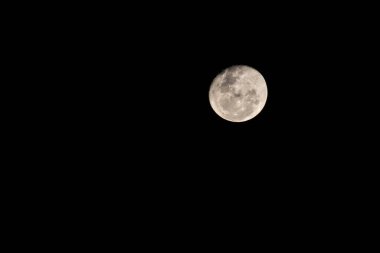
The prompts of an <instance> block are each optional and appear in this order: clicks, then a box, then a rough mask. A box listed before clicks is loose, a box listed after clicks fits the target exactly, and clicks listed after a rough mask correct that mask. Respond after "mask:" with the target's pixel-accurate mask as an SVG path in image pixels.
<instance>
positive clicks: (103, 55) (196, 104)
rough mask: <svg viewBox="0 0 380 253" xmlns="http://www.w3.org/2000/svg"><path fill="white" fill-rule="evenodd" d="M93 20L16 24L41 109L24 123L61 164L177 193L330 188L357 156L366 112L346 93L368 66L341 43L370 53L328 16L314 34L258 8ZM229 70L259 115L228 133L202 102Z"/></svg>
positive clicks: (98, 12) (301, 16)
mask: <svg viewBox="0 0 380 253" xmlns="http://www.w3.org/2000/svg"><path fill="white" fill-rule="evenodd" d="M98 7H99V6H98ZM98 7H96V6H91V7H89V6H82V7H78V8H75V9H72V10H71V11H70V12H68V13H69V14H70V15H69V14H67V13H66V12H62V10H59V9H57V10H55V11H52V12H47V16H42V17H39V16H36V19H37V20H40V21H39V22H37V23H32V24H25V27H26V28H25V31H29V32H30V33H29V34H28V35H27V36H26V37H27V38H28V40H29V41H31V43H30V44H29V49H34V48H37V50H29V52H27V53H28V54H31V55H30V57H28V59H29V60H30V62H29V64H31V65H36V66H37V68H38V71H31V73H30V75H31V77H32V78H36V79H37V78H38V79H39V80H41V83H42V84H41V86H40V90H39V88H37V93H38V90H39V94H40V96H42V97H43V99H44V100H43V101H45V99H47V100H48V101H49V102H48V104H49V103H50V104H52V105H53V106H51V107H47V108H46V106H45V105H46V103H45V102H38V101H37V103H40V106H41V108H43V110H41V112H39V110H36V111H37V113H36V114H34V115H37V117H36V119H40V120H41V119H42V120H44V119H45V120H46V114H48V115H50V117H51V118H49V120H48V121H47V122H48V124H46V125H44V127H42V129H43V131H48V132H52V139H51V144H52V145H53V144H54V143H55V142H57V141H58V140H60V141H63V142H64V144H63V145H62V148H63V150H64V152H63V153H66V152H68V153H67V156H65V155H64V156H63V157H67V158H69V157H74V160H75V159H79V161H82V162H83V163H81V164H82V165H83V166H85V164H86V163H88V164H89V165H90V164H91V165H94V166H95V165H96V167H98V166H99V167H102V166H107V167H118V168H120V169H117V172H116V174H118V173H121V174H123V173H127V174H128V173H130V172H133V173H137V174H139V173H140V172H139V171H140V169H138V168H143V167H144V168H145V170H146V171H148V172H147V173H148V174H150V173H151V174H152V175H154V176H152V177H156V176H158V177H161V175H160V173H163V175H166V176H162V177H163V178H165V177H168V178H171V179H170V180H171V181H176V180H175V177H174V178H172V177H171V176H169V175H171V174H172V173H174V174H176V173H180V174H181V175H182V176H183V178H184V180H186V178H188V180H189V181H194V180H199V179H200V178H204V179H205V180H206V181H207V180H212V178H213V177H215V176H216V175H219V176H221V177H222V178H224V179H225V180H228V178H235V179H236V180H237V182H239V180H242V181H245V180H247V181H249V180H251V179H252V180H255V179H257V178H262V179H263V182H266V181H271V180H273V179H275V181H276V180H277V179H276V178H278V181H281V182H284V181H291V182H297V183H299V182H308V180H314V181H315V182H316V181H320V180H325V179H326V178H330V179H331V178H336V177H341V176H342V173H341V172H342V171H341V170H343V169H342V168H341V167H342V166H341V165H339V164H346V163H347V161H346V159H347V158H346V154H347V156H348V157H350V159H353V160H355V157H357V155H356V156H350V155H349V154H352V153H355V151H352V150H356V149H357V147H358V145H354V144H353V143H356V142H362V141H364V139H365V138H364V137H363V136H360V134H358V133H359V132H360V133H364V132H366V129H367V130H368V128H366V127H369V126H370V124H367V123H365V121H368V117H367V115H366V113H367V111H368V110H363V109H362V108H363V107H366V106H367V104H368V105H369V106H368V107H366V108H369V107H370V106H371V105H370V104H371V103H372V102H371V101H372V100H369V99H363V98H364V96H365V95H366V96H368V94H363V93H364V90H365V89H366V88H365V87H364V88H362V86H359V85H365V84H362V83H363V80H364V79H365V78H366V75H365V74H366V73H368V72H370V71H371V66H368V67H367V64H365V61H362V58H361V57H363V56H365V55H366V54H368V53H367V51H365V48H364V47H363V46H358V44H355V43H354V40H353V39H352V36H351V35H352V34H356V35H357V36H359V35H360V33H361V34H362V35H361V38H362V40H364V41H365V42H366V43H367V42H368V43H369V42H370V41H371V40H370V39H368V40H365V38H366V37H365V33H364V32H363V31H360V30H355V22H354V21H352V20H351V19H349V18H345V17H343V16H340V17H339V18H337V16H335V14H336V13H335V12H334V11H333V10H331V11H326V12H324V19H325V21H321V20H320V19H319V18H318V17H319V16H318V15H317V14H316V12H313V11H311V10H310V9H308V8H306V9H305V11H304V12H298V11H297V12H289V13H292V15H290V14H289V15H285V14H284V15H278V14H277V13H275V12H274V11H273V10H272V9H271V8H269V7H257V10H256V9H255V10H254V11H253V12H251V11H250V9H249V8H247V10H242V8H240V7H238V6H235V7H234V6H232V7H228V8H227V7H226V6H224V7H223V6H221V7H220V10H219V11H218V10H217V8H216V9H207V8H199V7H194V6H193V7H190V6H188V7H180V6H178V7H176V8H179V9H178V10H176V9H175V8H174V9H170V10H171V11H170V10H167V11H158V12H157V13H155V12H154V11H153V13H151V12H150V13H149V14H148V13H146V14H144V13H142V12H140V11H139V9H137V10H136V13H141V14H140V15H129V14H128V13H127V12H124V10H126V9H130V11H132V10H133V8H128V7H127V6H124V7H123V8H120V9H118V8H114V7H107V8H104V9H99V8H98ZM171 8H172V7H171ZM229 8H231V10H229ZM227 9H228V10H227ZM140 10H141V9H140ZM160 10H162V8H161V9H160ZM174 10H176V11H174ZM132 12H133V11H132ZM280 13H281V12H280ZM47 21H49V22H47ZM50 21H51V22H50ZM28 26H29V27H28ZM41 38H43V39H41ZM358 63H360V64H358ZM26 64H28V63H26ZM236 64H244V65H249V66H252V67H254V68H256V69H257V70H258V71H260V72H261V73H262V74H263V76H264V78H265V79H266V81H267V85H268V94H269V95H268V101H267V104H266V106H265V108H264V110H263V111H262V112H261V113H260V114H259V115H258V116H257V117H256V118H255V119H253V120H251V121H248V122H245V123H241V124H233V123H230V122H228V121H225V120H223V119H221V118H220V117H219V116H217V115H216V114H215V113H214V112H213V111H212V108H211V107H210V104H209V101H208V90H209V87H210V84H211V82H212V80H213V78H214V77H215V76H216V75H217V74H218V73H220V71H222V70H223V69H224V68H227V67H229V66H231V65H236ZM364 65H365V66H366V68H365V71H364V73H363V69H364V67H363V66H364ZM45 73H47V74H45ZM52 83H54V85H51V84H52ZM359 87H360V88H359ZM33 89H34V88H33ZM33 92H36V91H35V90H33ZM26 93H27V92H26ZM46 110H48V111H46ZM38 115H39V116H38ZM50 119H51V120H50ZM36 122H38V120H37V121H36ZM359 122H360V123H359ZM363 122H364V123H363ZM37 125H38V123H37ZM363 127H364V128H363ZM52 129H53V130H52ZM359 129H360V130H359ZM55 138H57V139H55ZM351 146H352V147H353V148H352V149H350V147H351ZM62 160H63V161H65V160H66V158H62ZM68 160H70V159H68ZM327 164H331V166H333V167H334V169H331V168H330V165H329V166H328V165H327ZM85 167H86V166H85ZM90 167H91V166H90ZM343 167H345V166H343ZM121 168H131V169H125V170H124V169H121ZM306 168H308V169H306ZM344 170H346V171H347V169H344ZM100 171H102V169H100ZM194 171H195V172H194ZM101 173H106V172H101ZM187 173H190V174H189V176H186V175H187ZM198 173H199V174H198ZM305 173H306V175H305ZM352 173H356V172H355V171H352ZM106 174H107V173H106ZM143 174H144V173H143ZM343 174H344V173H343ZM302 175H305V178H303V176H302ZM143 177H144V176H143ZM284 178H286V180H284ZM168 180H169V179H168ZM326 180H327V179H326ZM332 180H333V179H332ZM237 182H235V183H236V184H238V183H237ZM277 183H279V182H277V181H276V183H273V184H277ZM283 184H286V183H280V185H283Z"/></svg>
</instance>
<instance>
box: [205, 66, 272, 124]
mask: <svg viewBox="0 0 380 253" xmlns="http://www.w3.org/2000/svg"><path fill="white" fill-rule="evenodd" d="M267 97H268V89H267V85H266V82H265V80H264V77H263V76H262V75H261V74H260V73H259V72H258V71H257V70H256V69H254V68H251V67H248V66H245V65H235V66H232V67H229V68H227V69H225V70H223V71H222V72H221V73H220V74H219V75H217V76H216V77H215V79H214V80H213V82H212V84H211V87H210V91H209V99H210V104H211V107H212V109H214V111H215V112H216V113H217V114H218V115H219V116H220V117H222V118H223V119H225V120H228V121H232V122H243V121H247V120H250V119H252V118H254V117H255V116H256V115H257V114H259V113H260V112H261V110H262V109H263V108H264V105H265V103H266V101H267Z"/></svg>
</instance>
